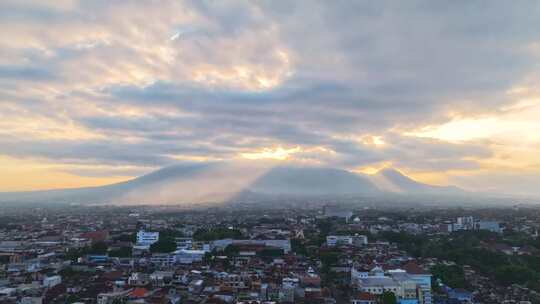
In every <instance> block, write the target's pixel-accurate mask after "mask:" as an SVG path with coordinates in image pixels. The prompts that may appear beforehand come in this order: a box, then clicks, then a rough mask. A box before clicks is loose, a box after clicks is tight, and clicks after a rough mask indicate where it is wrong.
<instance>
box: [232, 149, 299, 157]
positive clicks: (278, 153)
mask: <svg viewBox="0 0 540 304" xmlns="http://www.w3.org/2000/svg"><path fill="white" fill-rule="evenodd" d="M301 150H302V149H301V148H300V147H298V146H297V147H294V148H290V149H285V148H283V147H281V146H279V147H276V148H263V149H261V150H258V151H255V152H249V153H241V154H240V156H241V157H243V158H245V159H251V160H254V159H273V160H287V159H289V158H290V157H291V155H292V154H294V153H298V152H300V151H301Z"/></svg>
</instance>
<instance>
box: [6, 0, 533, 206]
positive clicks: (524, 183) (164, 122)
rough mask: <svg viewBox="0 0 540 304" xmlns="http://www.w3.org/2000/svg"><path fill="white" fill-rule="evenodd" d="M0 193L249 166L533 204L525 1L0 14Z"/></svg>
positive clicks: (150, 6)
mask: <svg viewBox="0 0 540 304" xmlns="http://www.w3.org/2000/svg"><path fill="white" fill-rule="evenodd" d="M0 16H1V17H0V23H1V25H2V35H0V53H1V56H0V101H1V102H0V135H1V136H0V166H1V167H2V170H1V171H0V191H3V192H13V191H30V190H44V189H63V188H78V187H87V186H98V185H107V184H112V183H116V182H121V181H126V180H130V179H132V178H135V177H138V176H141V175H144V174H147V173H150V172H153V171H155V170H158V169H160V168H163V167H167V166H170V165H177V164H191V163H205V162H216V161H217V162H238V161H241V162H243V161H246V160H251V161H252V162H253V163H254V164H257V166H259V165H260V164H261V162H264V163H265V164H269V165H268V166H269V167H270V168H271V167H275V166H284V165H285V166H289V165H293V166H302V167H305V166H308V167H309V166H317V167H325V168H336V169H344V170H347V171H350V172H357V173H366V174H374V173H376V172H377V171H379V170H380V169H383V168H393V169H396V170H399V171H400V172H401V173H403V174H405V175H406V176H408V177H410V178H412V179H414V180H416V181H418V182H422V183H425V184H431V185H439V186H450V185H454V186H457V187H460V188H462V189H465V190H467V191H474V192H497V193H506V194H527V195H538V194H540V192H539V191H540V190H539V189H540V188H539V187H537V185H538V184H539V183H540V120H539V119H538V117H540V87H539V80H540V74H539V72H538V71H540V31H539V30H538V29H539V28H540V8H539V5H538V3H537V2H535V1H524V2H521V3H520V4H519V5H507V3H505V2H502V1H495V2H484V1H468V2H454V1H452V2H433V1H399V2H398V1H374V2H364V1H360V2H356V1H355V2H348V1H295V2H292V3H291V2H288V1H287V2H275V1H216V2H212V1H210V2H206V1H160V2H143V1H128V2H112V1H85V2H80V1H71V0H62V1H10V0H7V1H2V2H1V3H0Z"/></svg>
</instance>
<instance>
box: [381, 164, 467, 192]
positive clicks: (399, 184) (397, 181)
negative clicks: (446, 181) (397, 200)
mask: <svg viewBox="0 0 540 304" xmlns="http://www.w3.org/2000/svg"><path fill="white" fill-rule="evenodd" d="M370 180H371V181H372V182H373V183H374V184H376V185H377V186H378V187H379V189H381V190H383V191H388V192H397V193H407V194H446V195H450V194H464V193H465V191H464V190H462V189H460V188H458V187H455V186H432V185H428V184H423V183H419V182H417V181H415V180H413V179H412V178H410V177H408V176H406V175H404V174H403V173H401V172H399V171H398V170H395V169H392V168H385V169H382V170H380V171H379V172H377V173H376V174H375V175H372V176H370Z"/></svg>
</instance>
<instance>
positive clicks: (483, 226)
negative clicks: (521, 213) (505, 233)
mask: <svg viewBox="0 0 540 304" xmlns="http://www.w3.org/2000/svg"><path fill="white" fill-rule="evenodd" d="M476 229H478V230H487V231H491V232H496V233H502V229H501V226H500V225H499V223H498V222H493V221H479V222H477V223H476Z"/></svg>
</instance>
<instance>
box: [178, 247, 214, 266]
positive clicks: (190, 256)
mask: <svg viewBox="0 0 540 304" xmlns="http://www.w3.org/2000/svg"><path fill="white" fill-rule="evenodd" d="M205 254H206V251H204V250H188V249H180V250H177V251H175V252H174V253H173V256H174V261H175V263H180V264H192V263H194V262H201V261H202V260H203V258H204V255H205Z"/></svg>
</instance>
